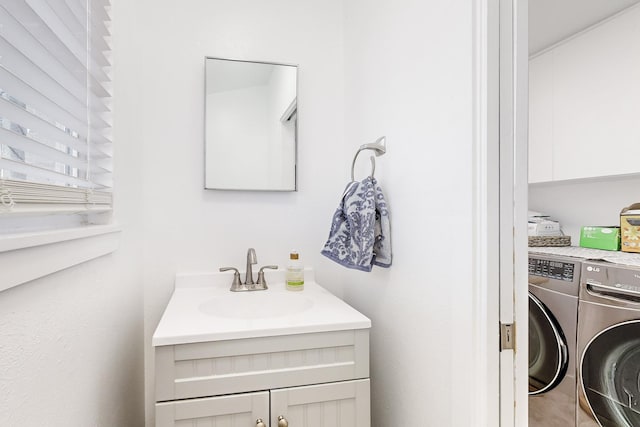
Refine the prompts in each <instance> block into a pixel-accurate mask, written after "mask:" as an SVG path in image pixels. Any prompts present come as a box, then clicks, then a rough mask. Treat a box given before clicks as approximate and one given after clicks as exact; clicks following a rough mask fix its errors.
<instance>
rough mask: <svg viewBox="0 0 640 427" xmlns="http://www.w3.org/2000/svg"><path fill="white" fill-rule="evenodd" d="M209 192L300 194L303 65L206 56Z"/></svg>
mask: <svg viewBox="0 0 640 427" xmlns="http://www.w3.org/2000/svg"><path fill="white" fill-rule="evenodd" d="M205 73H206V81H205V97H206V99H205V188H206V189H215V190H257V191H295V190H296V146H297V134H298V132H297V80H298V79H297V74H298V67H297V66H295V65H284V64H275V63H267V62H250V61H237V60H230V59H220V58H210V57H207V58H205Z"/></svg>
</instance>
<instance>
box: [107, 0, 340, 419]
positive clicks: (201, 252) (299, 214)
mask: <svg viewBox="0 0 640 427" xmlns="http://www.w3.org/2000/svg"><path fill="white" fill-rule="evenodd" d="M118 3H119V11H120V19H126V20H127V21H130V22H131V21H135V25H134V24H132V25H131V26H130V27H129V28H128V37H129V39H130V40H132V41H135V43H132V44H131V46H130V47H127V46H121V47H120V48H121V49H124V50H127V53H126V54H127V55H138V58H139V59H138V61H137V62H136V63H132V64H123V65H122V67H126V68H120V71H121V72H122V73H123V74H125V73H126V74H127V75H128V76H130V79H131V82H132V85H135V91H134V94H135V95H134V96H135V99H134V100H133V102H131V103H130V104H129V105H128V107H127V111H126V113H128V115H130V116H131V117H133V118H135V120H136V122H137V125H138V128H139V129H140V131H139V132H138V135H137V136H138V137H139V140H137V141H136V143H138V144H141V146H142V150H143V152H144V157H143V161H142V165H141V168H140V170H139V177H140V178H139V179H140V181H141V186H142V188H141V191H140V194H139V196H140V198H141V202H142V213H143V215H144V218H145V224H144V228H143V232H144V249H143V252H144V261H143V263H142V266H141V267H142V269H143V275H144V278H143V284H144V293H145V307H144V310H145V339H144V345H145V352H146V372H147V385H146V392H147V395H146V403H147V405H146V410H147V415H148V418H147V422H148V423H151V422H152V419H153V415H152V412H153V406H152V402H153V381H152V376H153V357H152V354H153V353H152V348H151V344H150V341H151V336H152V334H153V331H154V329H155V327H156V325H157V323H158V321H159V319H160V316H161V314H162V311H163V309H164V306H165V305H166V303H167V301H168V300H169V297H170V296H171V292H172V289H173V280H174V276H175V274H176V272H179V271H214V270H217V269H218V268H219V267H222V266H227V265H230V266H236V267H240V268H241V269H242V270H244V266H245V260H246V252H247V248H249V247H254V248H255V249H256V252H257V256H258V264H259V265H266V264H280V265H284V264H285V262H286V260H287V257H288V254H289V251H290V250H291V249H294V248H295V249H297V250H298V251H299V252H300V253H301V257H302V259H303V262H305V263H306V264H307V265H313V266H314V267H316V268H317V269H318V270H319V271H320V274H319V278H320V280H322V279H323V278H324V277H326V274H325V275H324V276H323V274H322V271H326V265H327V264H328V263H329V261H328V260H325V259H321V255H320V254H319V251H320V248H321V246H322V244H323V243H324V240H325V239H326V237H327V235H328V232H329V226H330V220H331V215H332V213H333V210H334V209H335V206H336V205H337V202H338V197H339V196H340V194H341V192H342V190H343V187H344V185H345V184H346V180H347V177H348V168H349V159H347V158H345V157H344V156H342V155H341V154H338V155H336V152H337V151H340V149H341V147H342V139H343V137H342V135H343V83H342V82H343V66H342V39H343V36H342V3H341V0H328V1H322V2H317V1H311V0H306V1H299V0H274V1H270V2H263V1H259V0H233V1H222V0H217V1H210V0H193V1H190V2H188V5H186V4H185V3H184V2H179V1H170V0H162V1H158V0H138V1H135V2H130V1H125V0H118ZM116 18H117V17H116ZM138 45H139V46H144V48H143V49H142V48H141V49H138V48H137V47H136V46H138ZM133 49H135V52H134V51H133ZM206 55H208V56H214V57H218V58H234V59H246V60H265V61H272V62H280V63H290V64H298V65H299V67H300V68H299V69H300V78H299V103H298V106H299V120H300V122H299V123H300V134H299V138H300V143H299V154H298V158H299V164H300V172H299V175H298V177H299V185H298V188H299V191H298V192H288V193H258V192H223V191H206V190H203V183H204V171H203V164H204V160H203V144H204V123H203V118H204V110H203V106H204V60H203V59H204V57H205V56H206ZM123 114H124V113H123ZM237 166H238V167H242V165H237ZM322 258H324V257H322ZM323 282H324V283H326V284H327V285H328V287H332V284H331V282H330V281H329V280H323ZM335 287H336V286H335V285H333V288H334V289H335Z"/></svg>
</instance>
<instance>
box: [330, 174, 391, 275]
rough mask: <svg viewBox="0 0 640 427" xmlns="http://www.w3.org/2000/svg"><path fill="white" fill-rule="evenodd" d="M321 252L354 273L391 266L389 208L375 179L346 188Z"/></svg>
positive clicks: (366, 179) (350, 184)
mask: <svg viewBox="0 0 640 427" xmlns="http://www.w3.org/2000/svg"><path fill="white" fill-rule="evenodd" d="M321 253H322V254H323V255H324V256H326V257H328V258H330V259H332V260H334V261H335V262H337V263H338V264H340V265H342V266H344V267H347V268H353V269H356V270H362V271H371V268H372V267H373V266H374V265H377V266H380V267H390V266H391V225H390V222H389V209H388V207H387V202H386V201H385V199H384V195H383V194H382V189H381V188H380V186H379V185H378V182H377V181H376V179H375V178H373V177H367V178H365V179H364V180H363V181H362V182H357V181H354V182H351V183H349V185H347V188H346V189H345V191H344V194H343V195H342V199H341V200H340V205H339V206H338V209H336V212H335V213H334V214H333V220H332V222H331V231H330V232H329V239H328V240H327V243H325V245H324V248H323V249H322V251H321Z"/></svg>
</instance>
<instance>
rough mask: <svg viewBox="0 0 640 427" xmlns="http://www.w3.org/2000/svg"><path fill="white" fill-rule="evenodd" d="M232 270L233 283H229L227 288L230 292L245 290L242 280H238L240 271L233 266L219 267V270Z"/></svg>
mask: <svg viewBox="0 0 640 427" xmlns="http://www.w3.org/2000/svg"><path fill="white" fill-rule="evenodd" d="M229 270H233V271H234V273H233V283H231V288H230V289H229V290H230V291H232V292H239V291H245V290H246V289H245V288H244V287H243V286H242V281H241V280H240V272H239V271H238V269H237V268H235V267H220V271H229Z"/></svg>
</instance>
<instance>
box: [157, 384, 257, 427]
mask: <svg viewBox="0 0 640 427" xmlns="http://www.w3.org/2000/svg"><path fill="white" fill-rule="evenodd" d="M258 418H262V419H263V420H264V423H265V425H266V424H267V423H268V419H269V392H267V391H265V392H259V393H246V394H237V395H232V396H221V397H209V398H205V399H190V400H177V401H172V402H163V403H157V404H156V427H170V426H171V427H253V426H255V425H256V420H257V419H258Z"/></svg>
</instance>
